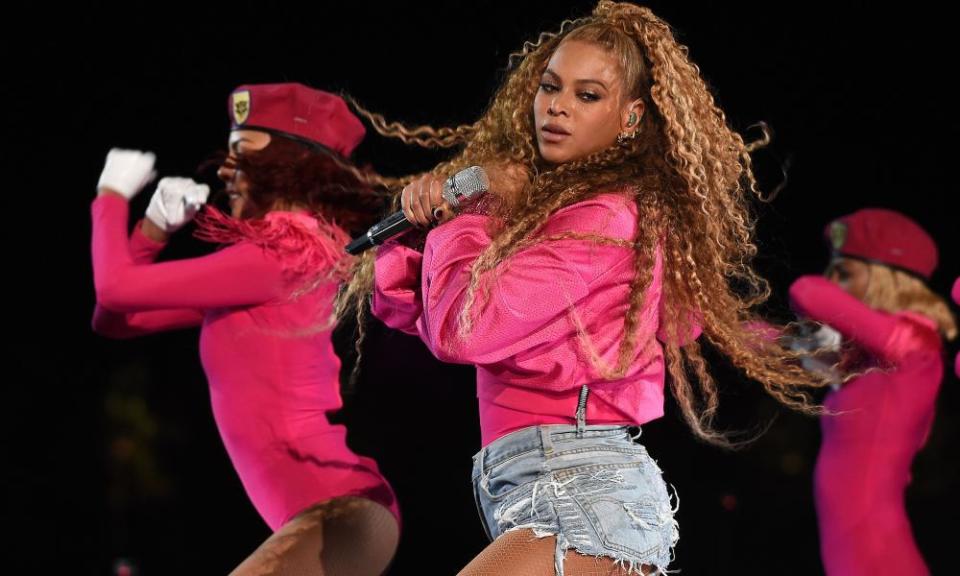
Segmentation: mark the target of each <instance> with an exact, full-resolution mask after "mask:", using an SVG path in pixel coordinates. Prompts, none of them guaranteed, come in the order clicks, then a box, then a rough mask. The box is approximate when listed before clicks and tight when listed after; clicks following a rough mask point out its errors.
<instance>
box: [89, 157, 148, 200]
mask: <svg viewBox="0 0 960 576" xmlns="http://www.w3.org/2000/svg"><path fill="white" fill-rule="evenodd" d="M156 161H157V157H156V156H155V155H154V154H153V152H141V151H139V150H121V149H120V148H114V149H112V150H110V152H108V153H107V162H106V164H105V165H104V167H103V172H101V173H100V181H99V182H97V189H98V190H102V189H103V188H109V189H111V190H114V191H116V192H119V193H120V194H121V195H122V196H123V197H124V198H126V199H127V200H130V199H131V198H133V197H134V196H136V195H137V193H139V192H140V191H141V190H143V187H144V186H146V185H147V184H149V183H150V182H151V181H152V180H153V179H154V178H156V177H157V173H156V172H155V171H154V169H153V164H154V162H156Z"/></svg>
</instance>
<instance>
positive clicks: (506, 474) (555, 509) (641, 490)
mask: <svg viewBox="0 0 960 576" xmlns="http://www.w3.org/2000/svg"><path fill="white" fill-rule="evenodd" d="M630 431H631V429H630V428H629V427H626V426H615V425H594V426H585V427H584V428H583V429H582V430H581V431H580V432H578V431H577V427H576V426H572V425H569V426H568V425H547V426H531V427H529V428H523V429H521V430H517V431H515V432H512V433H510V434H507V435H506V436H503V437H502V438H499V439H497V440H495V441H494V442H492V443H491V444H489V445H488V446H486V447H485V448H483V449H482V450H480V452H478V453H477V454H476V455H475V456H474V457H473V493H474V498H475V499H476V502H477V510H478V512H479V513H480V518H481V521H482V522H483V528H484V530H485V531H486V533H487V537H488V538H490V540H491V541H492V540H494V539H496V538H497V537H498V536H500V535H501V534H503V533H504V532H508V531H510V530H518V529H522V528H528V529H532V530H533V533H534V534H535V535H536V536H537V537H546V536H556V538H557V547H556V555H555V563H556V574H557V576H563V560H564V558H565V556H566V553H567V550H569V549H571V548H572V549H573V550H575V551H576V552H579V553H580V554H585V555H590V556H607V557H610V558H613V559H614V560H615V561H616V563H617V564H618V565H619V566H621V567H622V568H624V569H626V570H627V571H628V573H637V574H640V573H642V572H641V567H642V566H643V565H647V566H649V567H652V568H654V569H655V570H654V572H653V573H654V574H658V573H662V572H663V571H665V570H666V569H667V566H668V565H669V563H670V561H671V560H672V559H673V546H674V545H675V544H676V542H677V539H678V538H679V532H678V529H677V522H676V520H674V517H673V515H674V512H676V508H675V507H674V506H673V505H672V503H671V496H670V493H669V492H668V491H667V485H666V484H665V483H664V481H663V477H662V473H661V471H660V468H659V467H658V466H657V464H656V462H654V461H653V459H652V458H650V456H649V455H648V454H647V450H646V448H644V447H643V446H642V445H640V444H638V443H636V442H635V441H634V439H635V438H636V436H639V434H636V435H631V434H630ZM678 503H679V501H678Z"/></svg>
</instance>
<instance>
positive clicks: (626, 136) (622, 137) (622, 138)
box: [617, 112, 640, 145]
mask: <svg viewBox="0 0 960 576" xmlns="http://www.w3.org/2000/svg"><path fill="white" fill-rule="evenodd" d="M636 123H637V113H636V112H631V113H630V116H627V127H628V128H629V127H631V126H633V125H634V124H636ZM639 131H640V128H639V127H638V128H637V129H636V130H634V131H632V132H621V133H619V134H617V144H621V145H622V144H625V143H626V142H627V141H629V140H633V139H634V138H636V137H637V132H639Z"/></svg>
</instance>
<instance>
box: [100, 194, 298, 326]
mask: <svg viewBox="0 0 960 576" xmlns="http://www.w3.org/2000/svg"><path fill="white" fill-rule="evenodd" d="M128 210H129V207H128V205H127V202H126V201H125V200H124V199H122V198H119V197H117V196H113V195H104V196H100V197H98V198H97V199H96V200H95V201H94V202H93V205H92V207H91V214H92V219H93V239H92V247H91V248H92V255H93V277H94V288H95V291H96V295H97V311H96V312H95V314H94V329H95V330H97V331H98V332H100V333H104V334H106V335H109V336H114V337H126V336H133V335H137V334H142V333H146V332H152V331H157V330H165V329H172V328H180V327H185V326H191V325H196V324H197V323H198V322H199V321H200V320H201V319H202V312H201V311H202V310H205V309H209V308H219V307H228V306H244V305H253V304H261V303H264V302H267V301H270V300H273V299H275V298H277V297H279V296H281V295H282V294H283V274H282V270H281V268H280V265H279V264H278V263H277V262H276V261H275V260H274V259H272V258H270V257H269V256H267V255H266V254H265V253H264V251H263V249H261V248H259V247H257V246H254V245H252V244H244V243H240V244H236V245H233V246H229V247H227V248H225V249H223V250H220V251H218V252H215V253H213V254H210V255H208V256H203V257H200V258H191V259H186V260H178V261H173V262H161V263H156V264H154V263H149V262H151V261H152V260H153V258H154V257H155V256H156V254H157V253H158V252H159V251H160V249H162V247H163V246H162V245H161V244H157V243H155V242H152V241H151V240H149V239H148V238H146V237H144V236H143V235H142V233H141V232H140V231H139V226H138V229H137V230H135V231H134V233H133V235H132V236H131V238H130V240H129V242H128V240H127V237H126V229H127V218H128Z"/></svg>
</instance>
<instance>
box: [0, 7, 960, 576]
mask: <svg viewBox="0 0 960 576" xmlns="http://www.w3.org/2000/svg"><path fill="white" fill-rule="evenodd" d="M89 4H90V5H89V6H87V7H83V6H81V5H80V3H74V4H68V5H63V6H54V5H50V4H48V5H43V4H34V5H32V7H30V8H25V7H24V6H20V7H19V8H18V10H17V12H18V13H19V14H20V15H16V14H15V13H14V12H10V13H9V14H8V15H7V17H5V23H6V27H5V28H6V31H5V33H4V38H3V40H2V43H3V60H4V82H3V85H2V86H3V87H2V92H3V102H4V103H3V125H4V126H5V127H6V128H7V129H5V130H4V131H3V135H4V140H5V141H4V143H3V156H4V173H5V176H6V181H7V184H6V186H5V187H4V189H3V197H4V199H5V202H4V210H3V213H2V216H0V218H2V221H3V229H4V235H5V242H4V243H5V246H6V249H5V250H4V256H5V259H6V262H5V269H6V274H5V277H6V282H5V283H6V289H7V290H9V292H8V296H7V298H8V300H9V303H8V305H7V315H6V317H7V322H6V326H7V329H6V330H5V339H4V340H5V344H4V347H5V348H6V352H7V360H6V361H5V365H6V366H7V367H8V368H7V372H8V377H7V378H6V379H5V384H4V385H3V390H4V395H3V400H2V401H0V405H2V406H3V413H2V422H3V433H2V435H0V447H2V450H3V452H2V454H3V466H2V470H3V473H2V474H0V478H2V487H3V490H2V494H3V503H2V507H0V515H2V520H3V528H4V533H6V534H7V536H6V537H4V546H3V549H5V550H6V551H7V553H6V558H5V559H4V561H3V565H4V566H10V565H11V563H12V565H13V566H14V567H15V568H16V570H14V571H10V572H7V570H6V569H5V570H4V572H5V573H10V574H28V573H29V574H34V573H36V574H47V573H70V574H107V573H109V572H110V570H111V567H112V565H113V563H114V562H115V561H116V560H117V559H118V558H130V559H132V561H133V562H134V563H135V564H136V565H137V566H138V567H139V570H140V574H143V575H144V576H154V575H160V574H215V573H226V572H227V571H229V570H230V569H231V568H232V567H233V566H235V565H236V564H237V563H238V562H239V561H240V560H241V559H242V558H243V557H245V556H246V555H247V554H248V553H249V552H251V551H252V550H253V549H254V548H255V547H256V546H257V545H258V544H259V543H260V542H261V541H262V540H263V539H264V538H266V537H267V536H268V534H269V532H268V530H267V528H266V526H265V525H264V524H263V523H262V521H261V520H260V519H259V517H258V516H257V514H256V513H255V511H254V509H253V507H252V506H251V505H250V504H249V502H248V501H247V500H246V497H245V495H244V493H243V490H242V488H241V486H240V483H239V480H238V479H237V477H236V475H235V473H234V472H233V470H232V468H231V466H230V464H229V462H228V460H227V457H226V454H225V452H224V450H223V448H222V445H221V443H220V439H219V436H218V434H217V431H216V429H215V427H214V424H213V420H212V416H211V414H210V407H209V398H208V393H207V390H206V382H205V379H204V376H203V373H202V371H201V368H200V365H199V361H198V352H197V333H196V331H184V332H179V333H168V334H161V335H155V336H150V337H146V338H142V339H139V340H135V341H125V342H116V341H109V340H106V339H103V338H100V337H98V336H95V335H94V334H92V333H91V331H90V328H89V323H90V317H91V312H92V309H93V302H94V299H93V290H92V282H91V270H90V258H89V246H88V244H89V234H90V226H89V211H88V206H89V203H90V201H91V200H92V199H93V197H94V194H95V191H94V187H95V184H96V181H97V177H98V174H99V172H100V170H101V167H102V165H103V159H104V156H105V154H106V152H107V150H108V149H109V148H110V147H113V146H121V147H130V148H139V149H149V150H153V151H155V152H156V153H157V156H158V168H159V170H160V173H161V176H163V175H194V174H195V173H196V169H197V167H198V165H199V164H200V163H201V162H202V161H203V160H204V159H205V158H207V157H209V155H210V154H211V153H213V152H215V151H217V150H221V149H223V148H224V147H225V144H226V138H227V129H228V122H227V116H226V97H227V95H228V93H229V91H230V90H231V89H232V88H233V87H234V86H236V85H238V84H241V83H255V82H283V81H299V82H303V83H307V84H310V85H313V86H316V87H320V88H325V89H328V90H333V91H345V92H348V93H350V94H352V95H354V96H355V97H357V98H358V99H359V100H360V101H361V102H362V103H364V104H365V105H366V106H367V107H369V108H372V109H374V110H377V111H380V112H383V113H384V114H386V115H387V116H388V117H390V118H392V119H398V120H404V121H407V122H411V123H431V124H434V125H444V124H454V123H460V122H469V121H472V120H473V119H475V117H476V116H477V115H478V114H479V113H480V112H481V110H482V109H483V108H484V106H485V105H486V103H487V102H488V99H489V97H490V95H491V94H492V91H493V89H494V87H495V86H497V84H498V82H499V81H500V79H501V78H502V76H503V71H504V68H505V66H506V63H507V56H508V54H509V53H510V52H512V51H514V50H517V49H519V48H520V47H521V46H522V43H523V42H524V41H525V40H528V39H535V38H536V35H537V34H538V33H539V32H540V31H541V30H556V29H557V28H558V26H559V23H560V22H561V21H562V20H563V19H564V18H567V17H571V16H577V15H581V14H584V13H585V12H587V11H588V10H589V9H590V8H591V7H592V3H591V2H570V3H567V2H557V1H537V2H517V1H512V2H503V1H497V2H472V3H462V4H460V3H453V2H446V3H441V2H437V3H389V2H386V3H384V2H381V3H372V2H347V3H340V4H337V5H336V6H335V7H334V6H333V5H331V4H330V3H321V2H307V3H304V2H299V3H296V4H295V3H292V2H290V3H267V2H241V1H237V2H231V3H207V2H194V3H184V4H181V5H177V6H173V5H171V4H168V3H152V4H140V5H135V4H134V3H124V4H115V5H107V4H98V3H89ZM650 6H651V7H652V8H653V9H654V11H655V12H657V13H658V14H659V15H661V16H662V17H664V18H666V19H667V20H668V21H669V22H670V23H671V24H673V25H674V26H675V27H676V29H677V31H678V35H679V37H680V39H681V41H682V42H684V43H685V44H687V45H688V46H689V47H690V51H691V54H692V57H693V59H694V60H695V61H696V62H697V63H698V64H699V65H700V67H701V69H702V71H703V74H704V75H705V77H706V78H707V79H708V80H709V82H710V84H711V85H712V86H713V88H714V89H715V92H716V95H717V97H718V100H719V102H720V103H721V105H722V106H723V108H724V109H725V110H726V112H727V113H728V115H729V119H730V122H731V123H732V125H733V126H734V127H736V128H737V129H739V130H740V131H741V132H743V133H745V134H747V135H748V136H750V135H756V132H755V130H751V129H750V126H751V125H753V124H754V123H756V122H758V121H766V122H767V123H769V125H770V126H771V127H772V128H773V129H774V131H775V140H774V142H773V145H772V146H771V147H770V148H768V149H766V150H764V151H762V152H759V153H758V154H757V157H756V161H757V164H758V170H759V174H760V177H761V180H762V184H763V185H764V186H765V187H766V188H767V189H771V188H773V187H774V186H776V185H777V184H778V183H779V182H780V180H781V178H782V177H781V173H780V166H782V165H789V181H788V185H787V187H786V188H785V189H784V190H783V191H782V193H781V194H780V195H779V197H778V198H776V200H775V201H773V202H772V203H770V204H766V205H761V206H758V214H759V217H760V223H759V237H760V247H761V251H760V256H759V257H758V265H759V267H760V268H761V269H762V270H763V271H764V273H765V274H766V275H768V277H769V278H770V279H771V281H772V286H773V289H774V297H773V299H772V301H771V303H770V306H769V313H770V314H771V316H772V317H774V318H780V319H783V318H786V314H787V311H786V308H785V304H784V292H785V290H786V288H787V286H788V285H789V282H790V281H791V279H792V278H794V277H795V276H797V275H798V274H802V273H807V272H815V271H818V270H820V269H822V267H823V266H824V265H825V263H826V250H825V248H824V246H823V244H822V242H821V240H820V232H821V230H822V228H823V225H824V224H825V223H826V222H827V221H828V220H829V219H830V218H831V217H833V216H836V215H839V214H842V213H846V212H849V211H852V210H854V209H857V208H860V207H863V206H867V205H872V206H884V207H890V208H895V209H898V210H902V211H904V212H906V213H907V214H909V215H911V216H913V217H914V218H916V219H917V220H919V221H920V222H921V223H922V224H923V225H924V226H926V227H927V229H928V230H929V231H930V232H931V233H932V234H933V235H934V236H935V237H936V239H937V241H938V242H939V245H940V248H941V266H940V270H939V271H938V273H937V276H936V278H935V280H934V283H933V285H934V287H935V288H936V289H937V290H938V291H939V292H941V293H943V294H946V293H947V291H948V290H949V287H950V285H951V283H952V280H953V279H954V278H955V277H956V276H957V275H958V274H960V250H958V243H957V241H956V238H957V227H958V225H960V219H958V218H957V209H956V184H955V175H956V168H957V162H956V160H955V158H954V155H955V152H956V144H955V135H956V133H957V129H958V123H957V119H956V118H957V116H956V97H955V92H954V91H953V90H952V89H950V88H948V86H949V85H952V84H954V82H952V79H951V78H950V77H951V76H952V73H953V71H954V69H955V62H954V60H955V59H954V58H953V55H954V54H955V50H954V49H953V48H952V41H953V40H954V39H955V35H956V32H955V30H954V29H953V28H952V26H951V22H950V20H949V19H948V18H947V17H946V14H944V13H941V12H937V11H934V10H932V9H930V8H927V7H924V6H922V5H920V4H919V3H910V4H904V5H899V6H897V7H896V9H894V8H882V9H881V8H880V7H879V6H877V5H874V4H871V3H865V2H864V3H852V4H845V5H843V4H839V3H823V4H820V5H818V4H815V3H809V2H788V3H784V2H768V3H764V4H762V5H761V4H756V5H749V6H748V5H747V4H746V3H731V2H659V1H658V2H653V3H651V4H650ZM23 10H27V12H25V13H24V12H23ZM11 126H12V128H13V130H10V129H9V127H11ZM358 156H359V159H360V160H361V161H365V162H371V163H373V164H374V165H375V166H376V167H377V168H379V169H380V170H382V171H383V172H385V173H390V174H399V173H407V172H412V171H415V170H420V169H424V168H427V167H429V166H430V165H431V163H433V162H436V161H438V160H440V159H442V158H444V155H443V154H441V153H436V152H431V151H421V150H418V149H409V148H406V147H404V146H403V145H402V144H400V143H398V142H395V141H386V140H384V139H382V138H379V137H376V136H370V137H368V139H367V141H366V142H365V143H364V144H363V145H362V146H361V148H360V149H359V153H358ZM201 176H202V177H204V178H210V176H211V174H209V173H208V174H203V175H201ZM149 196H150V192H149V191H146V192H144V193H143V194H141V196H140V197H138V198H137V199H136V200H135V202H134V205H133V209H134V212H135V213H142V211H143V210H144V209H145V207H146V204H147V201H148V199H149ZM206 250H208V247H206V246H203V245H202V244H200V243H198V242H196V241H194V240H193V239H192V238H190V234H189V230H187V231H184V232H181V233H180V234H179V235H178V237H177V238H176V239H175V240H174V241H173V243H172V246H171V247H170V248H169V250H168V252H167V253H165V255H164V257H165V258H167V257H169V258H178V257H186V256H190V255H196V254H201V253H203V252H204V251H206ZM369 329H370V331H371V336H370V338H369V341H368V342H367V344H366V346H365V349H364V355H365V358H366V359H365V361H364V364H363V372H362V378H361V380H360V382H359V384H358V386H357V387H356V389H355V391H354V392H353V393H351V394H349V395H348V397H347V404H346V408H345V409H344V410H343V411H342V413H340V414H337V415H335V416H334V418H335V419H337V420H338V421H341V422H344V423H346V424H348V426H349V428H350V442H351V445H352V446H353V448H354V449H355V450H356V451H358V452H361V453H364V454H369V455H371V456H373V457H375V458H376V459H377V460H378V461H379V462H380V464H381V468H382V471H383V472H384V474H385V475H386V476H387V477H388V478H389V479H390V480H391V482H392V483H393V485H394V487H395V488H396V491H397V493H398V495H399V499H400V503H401V506H402V508H403V512H404V529H403V536H402V541H401V545H400V550H399V553H398V555H397V558H396V561H395V563H394V567H393V570H392V572H391V573H392V574H398V575H406V574H452V573H455V571H456V570H458V569H459V568H460V567H461V566H462V565H463V564H465V563H466V562H467V561H468V560H469V559H470V558H471V557H472V556H473V555H474V554H475V553H476V552H478V551H479V550H480V549H481V548H482V547H483V545H484V537H483V533H482V529H481V527H480V524H479V522H478V519H477V517H476V512H475V509H474V504H473V499H472V495H471V490H470V477H469V474H470V465H471V460H470V456H471V455H472V454H473V453H474V452H475V451H476V450H477V449H478V447H479V433H478V427H477V426H478V420H477V413H476V401H475V397H474V388H473V371H472V369H471V368H470V367H465V366H444V365H441V364H439V363H437V362H436V361H435V360H433V359H432V357H431V356H430V355H429V353H428V352H427V351H426V350H425V349H424V347H423V346H422V345H421V344H420V343H419V341H418V340H416V339H414V338H411V337H408V336H405V335H402V334H399V333H396V332H392V331H389V330H387V329H385V328H384V327H383V326H382V325H380V324H379V323H377V322H376V321H371V322H370V325H369ZM351 330H352V327H350V326H345V327H343V329H342V330H340V331H339V332H338V346H339V350H340V351H341V352H342V353H343V354H344V355H345V357H346V358H347V360H348V361H350V358H351V356H350V353H349V352H350V349H351V345H350V339H351V338H352V335H351ZM954 350H955V347H954ZM716 365H717V370H718V372H719V374H720V376H721V378H722V381H723V385H724V386H725V387H726V390H727V392H726V393H725V396H724V402H723V405H722V415H721V421H722V422H721V423H722V424H723V425H724V426H727V427H730V428H736V429H741V430H753V429H760V428H762V427H764V426H767V425H768V424H769V425H770V428H769V430H768V431H767V432H766V434H764V435H763V436H762V437H761V438H760V439H759V440H757V441H756V442H755V443H754V444H753V445H752V446H751V447H749V448H748V449H746V450H743V451H741V452H737V453H728V452H724V451H721V450H718V449H715V448H712V447H709V446H705V445H703V444H701V443H699V442H697V441H695V440H694V439H693V437H692V436H691V434H690V433H689V432H688V431H687V430H686V428H685V426H684V424H683V423H682V422H681V420H680V418H679V417H678V414H677V410H676V407H675V406H674V405H673V404H672V402H668V406H667V415H666V416H665V417H664V418H662V419H660V420H658V421H656V422H652V423H650V424H649V425H648V426H646V427H645V428H644V431H643V437H642V440H643V441H644V442H645V443H646V444H647V446H648V447H649V449H650V452H651V453H652V454H653V456H654V457H655V458H657V459H658V461H659V463H660V465H661V467H662V468H663V469H664V470H665V474H666V479H667V480H668V481H669V482H670V483H672V484H673V485H674V486H675V487H676V489H677V490H678V492H679V494H680V509H679V513H678V520H679V522H680V527H681V539H680V543H679V546H678V547H677V550H676V552H677V560H676V564H675V567H676V568H680V569H682V570H683V574H685V575H687V576H697V575H701V574H704V575H706V574H711V575H716V574H817V573H820V572H821V568H820V561H819V554H818V549H817V536H816V524H815V516H814V511H813V506H812V499H811V483H810V479H811V473H812V467H813V463H814V460H815V457H816V451H817V446H818V443H819V428H818V424H817V421H816V420H815V419H811V418H806V417H801V416H798V415H795V414H791V413H788V412H786V411H784V410H781V409H779V408H778V407H776V406H775V405H774V404H773V403H772V402H771V401H770V400H769V399H767V398H766V397H765V396H764V395H763V394H761V393H760V392H758V390H757V389H758V386H757V385H754V384H751V383H749V382H747V381H745V380H744V379H743V378H741V376H740V375H738V374H737V373H736V372H734V371H731V370H729V368H728V367H726V366H725V364H724V363H723V362H718V363H717V364H716ZM957 385H958V382H957V380H956V378H955V377H953V376H952V375H951V376H950V377H948V378H947V379H946V380H945V381H944V384H943V389H942V392H941V395H940V404H939V415H938V416H939V417H938V420H937V424H936V426H935V428H934V431H933V435H932V437H931V439H930V442H929V445H928V447H927V449H926V450H925V451H924V452H923V453H922V454H921V455H920V456H919V457H918V458H917V460H916V463H915V467H914V475H913V484H912V485H911V487H910V489H909V491H908V499H907V502H908V509H909V513H910V516H911V519H912V521H913V524H914V527H915V531H916V536H917V540H918V542H919V545H920V547H921V549H922V551H923V553H924V555H925V556H926V558H927V559H928V561H929V563H930V565H931V567H932V568H933V572H934V573H939V574H944V573H948V572H949V571H951V568H953V565H954V564H955V563H956V561H955V552H954V550H953V547H954V546H955V542H954V541H953V538H952V534H953V533H955V531H951V530H949V529H947V528H945V527H949V526H955V525H956V523H955V521H956V520H957V518H958V515H957V506H956V499H955V494H956V491H957V488H958V487H960V483H958V473H960V471H958V463H957V457H956V454H958V453H960V431H958V428H957V419H956V418H955V416H956V414H957V410H958V406H960V398H958V392H957Z"/></svg>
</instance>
